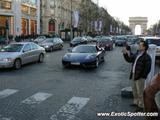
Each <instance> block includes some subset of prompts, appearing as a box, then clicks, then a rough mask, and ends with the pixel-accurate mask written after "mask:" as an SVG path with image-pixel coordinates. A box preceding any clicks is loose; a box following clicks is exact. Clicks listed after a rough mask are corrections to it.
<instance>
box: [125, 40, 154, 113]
mask: <svg viewBox="0 0 160 120" xmlns="http://www.w3.org/2000/svg"><path fill="white" fill-rule="evenodd" d="M148 47H149V46H148V43H147V42H145V41H140V42H139V46H138V50H137V52H136V53H135V54H131V52H130V51H129V50H127V48H124V49H123V50H122V52H123V56H124V58H125V60H126V61H127V62H129V63H132V69H131V72H130V79H132V81H131V84H132V91H133V97H134V100H133V104H131V106H134V107H136V110H135V112H138V111H143V109H144V101H143V92H144V85H145V79H146V78H147V76H148V74H149V72H150V70H151V57H150V55H149V54H148V53H147V50H148Z"/></svg>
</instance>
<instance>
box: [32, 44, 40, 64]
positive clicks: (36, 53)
mask: <svg viewBox="0 0 160 120" xmlns="http://www.w3.org/2000/svg"><path fill="white" fill-rule="evenodd" d="M31 48H32V50H31V52H32V53H31V54H32V60H33V61H37V60H38V59H39V55H40V50H39V49H38V46H37V45H36V44H34V43H31Z"/></svg>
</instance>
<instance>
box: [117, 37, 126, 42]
mask: <svg viewBox="0 0 160 120" xmlns="http://www.w3.org/2000/svg"><path fill="white" fill-rule="evenodd" d="M117 40H120V41H125V40H126V38H124V37H117Z"/></svg>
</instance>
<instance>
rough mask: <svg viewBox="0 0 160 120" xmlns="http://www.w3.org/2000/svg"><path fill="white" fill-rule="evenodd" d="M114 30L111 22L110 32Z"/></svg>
mask: <svg viewBox="0 0 160 120" xmlns="http://www.w3.org/2000/svg"><path fill="white" fill-rule="evenodd" d="M112 31H113V29H112V24H110V32H112Z"/></svg>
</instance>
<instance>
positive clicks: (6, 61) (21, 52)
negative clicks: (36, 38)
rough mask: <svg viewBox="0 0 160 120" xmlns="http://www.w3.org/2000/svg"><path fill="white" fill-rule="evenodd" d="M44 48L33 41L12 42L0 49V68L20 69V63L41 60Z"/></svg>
mask: <svg viewBox="0 0 160 120" xmlns="http://www.w3.org/2000/svg"><path fill="white" fill-rule="evenodd" d="M44 56H45V49H44V48H43V47H40V46H39V45H37V44H35V43H33V42H19V43H12V44H9V45H7V46H5V47H3V48H1V49H0V68H10V67H14V68H15V69H20V68H21V67H22V65H24V64H27V63H30V62H34V61H38V62H43V60H44Z"/></svg>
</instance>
